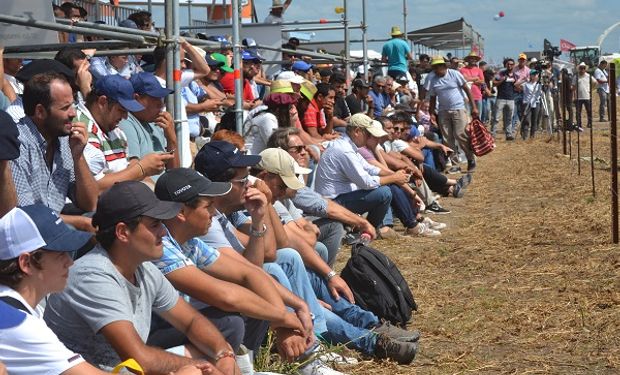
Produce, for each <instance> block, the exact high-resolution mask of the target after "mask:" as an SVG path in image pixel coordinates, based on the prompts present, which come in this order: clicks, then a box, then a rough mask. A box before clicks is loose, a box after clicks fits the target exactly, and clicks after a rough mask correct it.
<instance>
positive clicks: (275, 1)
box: [271, 0, 284, 9]
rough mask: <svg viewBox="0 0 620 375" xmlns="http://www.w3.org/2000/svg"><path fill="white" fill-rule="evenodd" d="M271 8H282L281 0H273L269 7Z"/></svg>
mask: <svg viewBox="0 0 620 375" xmlns="http://www.w3.org/2000/svg"><path fill="white" fill-rule="evenodd" d="M273 8H284V4H283V3H282V0H273V2H272V3H271V9H273Z"/></svg>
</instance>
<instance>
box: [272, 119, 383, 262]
mask: <svg viewBox="0 0 620 375" xmlns="http://www.w3.org/2000/svg"><path fill="white" fill-rule="evenodd" d="M267 147H270V148H276V147H277V148H281V149H283V150H286V151H287V152H288V153H289V155H291V156H292V157H293V159H295V161H296V162H297V164H299V165H300V166H301V167H307V166H308V163H309V154H308V152H307V151H306V146H305V145H304V144H303V142H302V140H301V138H300V137H299V130H298V129H295V128H285V129H278V130H276V131H275V132H274V134H272V136H271V137H270V138H269V141H268V142H267ZM304 177H306V176H304ZM290 201H291V202H292V204H294V206H295V207H296V208H298V209H300V210H301V211H302V212H303V213H304V215H306V216H309V217H313V218H315V220H314V221H313V223H314V224H316V225H317V226H318V227H319V229H320V234H319V237H318V238H317V240H318V241H320V242H322V243H324V244H325V246H326V247H327V251H328V259H327V264H329V265H330V266H333V265H334V262H335V261H336V255H337V254H338V250H339V249H340V242H341V240H342V236H343V235H344V228H343V224H344V225H347V226H349V227H351V228H352V229H353V230H354V231H356V230H359V231H360V232H362V233H364V232H365V233H368V234H369V235H370V236H371V238H373V239H374V238H375V237H376V232H375V228H374V227H373V226H372V225H371V224H370V223H369V222H368V220H366V219H364V217H362V216H360V215H357V214H355V213H353V212H351V211H349V210H348V209H346V208H345V207H343V206H341V205H339V204H338V203H336V202H334V201H333V200H331V199H328V198H323V197H322V196H321V195H320V194H318V193H317V192H315V191H314V190H312V189H310V188H308V187H303V188H301V189H299V190H297V193H296V194H295V196H294V197H292V198H291V199H290ZM285 205H286V204H285Z"/></svg>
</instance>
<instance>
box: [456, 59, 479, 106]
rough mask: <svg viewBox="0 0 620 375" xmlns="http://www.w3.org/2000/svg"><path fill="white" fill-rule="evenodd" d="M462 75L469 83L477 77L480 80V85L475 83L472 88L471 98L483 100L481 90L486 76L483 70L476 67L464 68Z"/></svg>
mask: <svg viewBox="0 0 620 375" xmlns="http://www.w3.org/2000/svg"><path fill="white" fill-rule="evenodd" d="M460 72H461V74H462V75H463V77H465V79H466V80H467V81H469V80H470V79H471V78H474V77H477V78H478V79H479V80H480V83H473V82H472V85H471V87H470V90H471V96H472V98H473V99H474V100H482V90H480V86H481V85H482V83H483V82H484V74H482V69H480V68H478V67H477V66H474V67H473V68H469V67H466V66H465V67H463V68H461V70H460Z"/></svg>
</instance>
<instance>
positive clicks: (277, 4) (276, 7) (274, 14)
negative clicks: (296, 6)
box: [263, 0, 293, 23]
mask: <svg viewBox="0 0 620 375" xmlns="http://www.w3.org/2000/svg"><path fill="white" fill-rule="evenodd" d="M291 2H293V0H286V1H285V2H284V3H282V0H273V3H272V4H271V10H270V11H269V15H267V17H265V20H264V21H263V23H282V22H284V18H282V16H283V15H284V12H285V11H286V10H287V9H288V7H289V5H291Z"/></svg>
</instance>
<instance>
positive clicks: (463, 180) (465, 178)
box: [456, 173, 473, 189]
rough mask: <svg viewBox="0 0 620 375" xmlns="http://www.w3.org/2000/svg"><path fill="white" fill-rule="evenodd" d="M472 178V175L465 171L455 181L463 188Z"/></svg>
mask: <svg viewBox="0 0 620 375" xmlns="http://www.w3.org/2000/svg"><path fill="white" fill-rule="evenodd" d="M472 179H473V177H472V175H471V174H469V173H467V174H466V175H463V177H461V178H459V179H458V181H457V182H456V183H457V184H459V185H461V187H462V188H463V189H464V188H466V187H467V186H469V184H471V180H472Z"/></svg>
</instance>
